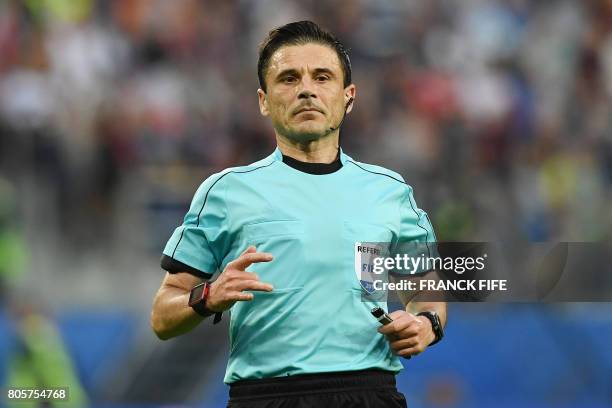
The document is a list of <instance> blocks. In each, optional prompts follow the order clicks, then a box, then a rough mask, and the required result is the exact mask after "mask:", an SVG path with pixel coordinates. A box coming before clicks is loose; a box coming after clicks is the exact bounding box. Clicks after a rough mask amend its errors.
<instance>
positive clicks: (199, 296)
mask: <svg viewBox="0 0 612 408" xmlns="http://www.w3.org/2000/svg"><path fill="white" fill-rule="evenodd" d="M210 290H211V284H210V283H209V282H202V283H200V284H199V285H196V286H194V287H193V288H192V289H191V292H190V293H189V302H188V305H189V307H191V308H192V309H193V310H194V311H195V312H196V313H197V314H199V315H200V316H202V317H209V316H212V315H215V321H214V323H215V324H216V323H218V322H219V321H221V312H222V311H216V310H214V309H211V308H210V304H209V297H210Z"/></svg>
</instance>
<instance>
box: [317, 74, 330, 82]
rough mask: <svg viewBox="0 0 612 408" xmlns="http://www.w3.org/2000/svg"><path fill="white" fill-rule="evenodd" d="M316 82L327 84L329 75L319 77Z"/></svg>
mask: <svg viewBox="0 0 612 408" xmlns="http://www.w3.org/2000/svg"><path fill="white" fill-rule="evenodd" d="M316 80H317V81H319V82H325V81H327V80H329V76H327V75H317V77H316Z"/></svg>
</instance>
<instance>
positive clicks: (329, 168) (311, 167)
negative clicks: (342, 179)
mask: <svg viewBox="0 0 612 408" xmlns="http://www.w3.org/2000/svg"><path fill="white" fill-rule="evenodd" d="M273 155H274V158H275V159H276V160H277V161H281V162H283V163H285V164H286V165H287V166H289V167H292V168H294V169H296V170H298V171H301V172H303V173H308V174H315V175H323V174H331V173H335V172H336V171H338V170H340V169H341V168H342V166H344V164H345V163H346V161H347V159H350V157H349V156H347V155H346V154H344V152H343V151H342V148H340V149H339V154H338V156H339V157H337V158H336V160H334V161H333V162H331V163H307V162H303V161H299V160H297V159H294V158H293V157H290V156H284V155H283V153H282V152H281V151H280V149H279V148H278V147H277V148H276V149H275V150H274V153H273Z"/></svg>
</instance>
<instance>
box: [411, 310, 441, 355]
mask: <svg viewBox="0 0 612 408" xmlns="http://www.w3.org/2000/svg"><path fill="white" fill-rule="evenodd" d="M417 316H418V317H420V318H425V319H427V320H429V324H430V327H431V329H432V332H433V340H432V341H431V342H430V343H429V345H430V346H432V345H434V344H436V343H437V342H439V341H440V340H442V338H443V337H444V328H443V327H442V323H441V322H440V317H439V316H438V314H437V313H436V312H434V311H427V310H426V311H422V312H419V313H417Z"/></svg>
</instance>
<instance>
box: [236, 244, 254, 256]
mask: <svg viewBox="0 0 612 408" xmlns="http://www.w3.org/2000/svg"><path fill="white" fill-rule="evenodd" d="M254 252H257V248H255V245H249V246H248V247H247V249H245V250H244V252H242V253H241V254H240V256H242V255H246V254H250V253H254Z"/></svg>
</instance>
